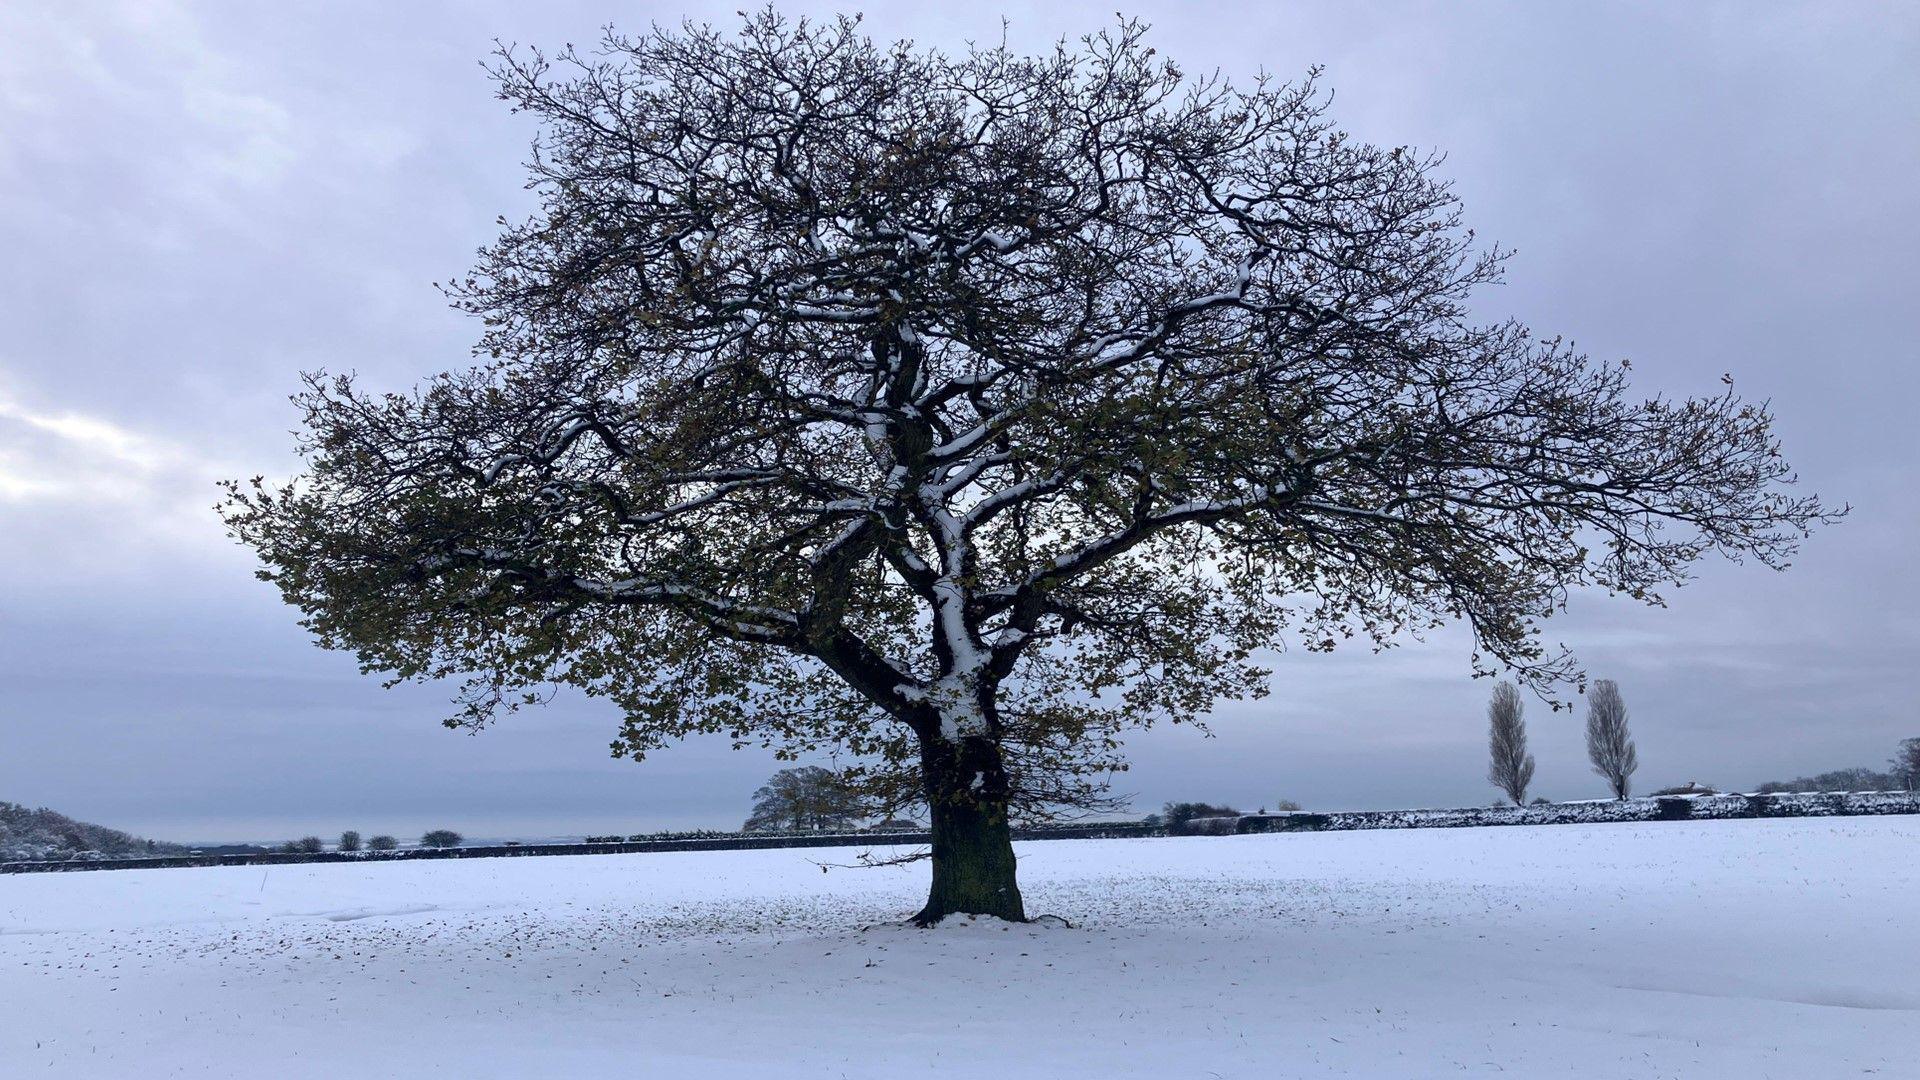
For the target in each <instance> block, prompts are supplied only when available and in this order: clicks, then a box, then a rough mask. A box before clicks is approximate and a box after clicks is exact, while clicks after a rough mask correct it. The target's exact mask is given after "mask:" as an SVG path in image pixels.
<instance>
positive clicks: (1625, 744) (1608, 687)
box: [1587, 679, 1640, 799]
mask: <svg viewBox="0 0 1920 1080" xmlns="http://www.w3.org/2000/svg"><path fill="white" fill-rule="evenodd" d="M1587 757H1588V758H1589V759H1590V760H1591V761H1592V762H1593V771H1594V772H1595V773H1598V774H1599V775H1600V776H1602V777H1604V778H1605V779H1606V781H1607V786H1608V787H1609V788H1612V789H1613V797H1614V798H1616V799H1624V798H1626V797H1627V793H1628V791H1630V790H1631V789H1632V784H1631V780H1632V777H1633V772H1634V770H1635V769H1638V768H1639V767H1640V754H1639V751H1638V750H1636V749H1635V748H1634V745H1633V733H1632V732H1631V731H1629V730H1627V703H1626V701H1624V700H1623V699H1622V698H1621V697H1620V687H1619V686H1618V685H1617V684H1616V683H1615V682H1614V681H1613V680H1612V679H1598V680H1596V681H1595V682H1594V684H1593V686H1592V688H1591V689H1589V690H1588V691H1587Z"/></svg>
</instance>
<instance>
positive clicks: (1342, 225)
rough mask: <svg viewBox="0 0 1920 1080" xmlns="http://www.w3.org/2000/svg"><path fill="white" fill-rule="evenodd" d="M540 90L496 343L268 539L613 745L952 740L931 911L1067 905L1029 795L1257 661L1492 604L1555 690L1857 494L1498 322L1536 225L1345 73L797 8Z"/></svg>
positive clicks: (334, 406) (354, 443)
mask: <svg viewBox="0 0 1920 1080" xmlns="http://www.w3.org/2000/svg"><path fill="white" fill-rule="evenodd" d="M493 71H494V74H495V75H496V77H497V79H498V85H499V91H500V95H501V96H502V97H503V98H504V99H505V100H506V101H508V102H510V103H511V105H512V106H513V108H514V109H516V110H518V111H521V112H524V113H526V114H529V115H530V116H531V117H532V118H533V119H534V120H535V121H537V123H538V127H539V136H538V138H537V140H536V143H535V146H534V150H533V154H532V157H531V160H530V162H529V165H528V169H529V172H530V175H531V183H532V186H533V188H534V189H535V190H536V191H537V192H538V195H539V200H540V202H539V209H538V211H537V212H536V213H534V214H533V215H532V217H531V218H530V219H529V220H527V221H524V222H522V223H520V224H514V225H505V224H504V223H503V228H504V231H503V232H502V234H501V236H500V238H499V240H498V241H497V242H496V243H494V244H493V245H491V246H490V247H488V248H487V249H485V250H484V251H483V252H482V253H481V255H480V257H479V262H478V265H477V267H476V268H475V269H474V270H473V271H472V272H471V274H470V275H468V276H466V277H464V278H463V279H461V280H459V281H457V282H455V283H453V284H452V285H450V286H449V291H450V293H451V295H452V296H453V298H454V300H455V302H456V303H457V304H458V305H459V306H461V307H462V308H464V309H465V310H467V311H469V312H471V313H472V314H474V315H476V316H478V317H479V318H480V319H482V320H483V321H484V324H485V328H486V329H485V332H484V336H483V337H482V339H481V346H480V352H479V354H478V355H479V357H480V359H479V361H478V364H477V366H474V367H472V368H470V369H467V370H460V371H454V372H451V373H448V374H443V375H440V376H437V377H434V378H432V379H430V380H429V381H427V382H426V383H425V384H424V385H422V386H421V387H420V388H419V389H417V390H415V391H413V392H409V393H397V394H396V393H373V392H368V391H365V390H362V389H360V388H359V387H358V386H356V385H355V383H354V382H353V381H352V380H350V379H348V378H330V377H324V376H317V375H316V376H312V377H310V379H309V384H308V390H307V391H306V392H305V393H304V394H303V395H301V396H300V397H299V398H298V399H297V400H298V401H299V403H300V404H301V406H302V408H303V409H304V411H305V420H306V433H307V434H306V437H305V441H304V446H303V450H304V452H305V455H306V460H307V463H308V470H307V472H306V474H305V475H303V476H301V477H299V478H297V479H296V480H294V481H292V482H291V483H289V484H286V485H268V484H262V483H260V482H257V481H256V482H255V483H253V484H251V485H239V486H236V487H235V488H234V489H233V491H232V493H231V499H230V502H229V503H228V504H227V506H226V508H225V512H226V514H227V518H228V521H229V523H230V525H231V527H232V529H233V530H234V532H235V533H236V534H237V535H238V536H239V537H240V538H241V539H242V540H243V541H245V542H246V543H248V544H250V545H252V546H253V547H255V548H256V549H257V550H258V551H259V553H260V554H261V556H262V557H263V559H264V562H265V566H266V569H265V570H264V571H263V576H264V577H266V578H267V579H269V580H271V581H273V582H275V583H276V584H277V585H278V586H279V587H280V588H281V589H282V590H283V591H284V593H285V595H286V597H287V598H288V599H289V600H290V601H291V602H293V603H294V604H297V605H298V606H299V607H300V608H301V609H302V610H303V611H304V612H305V614H306V624H307V625H308V626H309V627H310V628H311V629H312V631H313V632H314V633H315V634H316V635H317V637H318V638H319V640H320V641H321V642H322V643H323V644H325V645H327V646H330V647H336V648H346V649H352V650H354V651H356V652H357V653H358V654H359V656H360V657H361V659H362V661H363V662H364V664H365V665H366V666H367V667H368V668H369V669H377V670H381V671H385V672H388V673H390V674H391V675H392V677H394V678H396V679H416V678H445V677H454V676H457V677H462V678H464V679H465V680H466V683H465V686H466V690H465V691H464V693H463V694H462V701H463V709H462V712H461V714H460V716H458V717H456V718H455V720H454V721H452V722H456V723H467V724H479V723H482V722H484V721H486V720H487V719H488V718H489V717H491V716H493V715H494V714H495V713H496V712H497V711H498V710H500V709H501V708H503V707H504V708H511V707H513V706H514V705H516V704H519V703H521V702H522V701H524V700H532V699H534V698H537V697H538V695H539V694H541V693H542V691H543V688H545V687H549V686H553V685H566V686H573V687H577V688H581V689H584V690H585V691H587V692H589V693H592V694H596V695H602V696H604V697H606V698H609V699H611V700H612V701H614V702H616V703H617V704H618V705H619V707H620V708H621V709H622V710H623V713H624V716H625V723H624V726H623V728H622V730H621V732H620V735H619V738H618V740H617V741H616V743H615V744H614V748H615V752H616V753H621V754H631V755H634V756H639V755H641V754H643V753H645V752H646V751H648V750H649V749H651V748H654V747H657V746H660V745H661V744H663V743H665V742H667V741H670V740H672V739H675V738H677V737H680V736H684V735H688V734H692V733H695V732H723V733H730V734H731V735H732V736H733V738H734V739H735V741H736V742H737V743H740V744H745V743H750V742H760V743H766V744H769V745H773V746H776V747H778V748H779V749H781V750H782V751H784V752H788V753H800V752H805V751H809V750H813V749H819V748H825V747H835V748H839V749H843V750H846V751H850V752H851V753H852V754H853V755H856V756H857V757H858V758H859V759H861V760H863V761H865V762H867V763H869V764H868V766H867V768H868V769H869V770H870V772H869V778H870V779H872V780H873V781H874V782H875V783H880V782H883V781H884V780H885V779H886V778H888V777H890V776H891V777H897V775H898V773H899V770H901V769H910V770H912V772H913V774H914V775H915V777H916V783H917V784H918V785H919V788H920V791H921V793H922V794H923V796H924V798H925V800H926V802H927V804H928V807H929V811H930V813H931V818H932V829H933V835H934V839H933V846H932V855H933V860H932V861H933V875H932V877H933V881H932V889H931V894H930V896H929V898H928V901H927V905H926V907H925V909H924V910H923V911H922V912H921V916H920V917H921V918H922V919H923V920H927V921H931V920H934V919H937V918H939V917H940V916H942V915H944V914H947V913H949V912H977V913H985V914H992V915H999V916H1003V917H1007V918H1014V919H1018V918H1022V917H1023V915H1024V912H1023V909H1022V905H1021V899H1020V893H1019V889H1018V886H1017V884H1016V881H1015V874H1014V856H1013V851H1012V848H1011V845H1010V844H1009V829H1008V818H1009V813H1010V812H1018V811H1019V809H1020V808H1021V807H1022V806H1023V805H1032V804H1039V803H1044V802H1047V801H1050V800H1068V801H1071V800H1072V799H1074V798H1075V797H1076V796H1077V795H1079V794H1081V793H1083V792H1084V790H1085V789H1084V788H1083V787H1081V786H1078V785H1080V784H1081V783H1083V782H1084V780H1085V778H1086V776H1087V775H1088V774H1089V773H1090V772H1097V771H1098V770H1102V769H1105V768H1110V767H1112V766H1113V765H1114V763H1115V760H1116V759H1115V758H1114V756H1113V755H1114V750H1115V748H1116V746H1117V745H1118V737H1119V735H1120V734H1121V733H1122V732H1124V731H1125V730H1127V729H1128V728H1130V727H1135V726H1138V725H1142V724H1145V723H1148V722H1150V721H1154V720H1170V721H1176V722H1178V721H1192V720H1196V719H1199V718H1201V717H1203V716H1204V714H1205V713H1206V712H1207V710H1208V709H1209V708H1210V707H1211V706H1212V705H1213V704H1214V703H1215V702H1217V701H1219V700H1221V699H1223V698H1236V697H1243V696H1248V695H1259V694H1262V693H1264V692H1265V689H1266V679H1267V673H1266V672H1265V671H1263V670H1262V669H1261V668H1260V667H1259V666H1258V664H1257V663H1256V658H1257V652H1256V651H1257V650H1259V649H1261V648H1263V647H1267V646H1271V645H1274V644H1276V643H1279V642H1282V641H1291V642H1294V643H1297V644H1304V645H1305V646H1307V647H1310V648H1316V649H1318V648H1331V647H1333V645H1334V644H1335V643H1336V642H1338V641H1341V640H1343V639H1347V638H1351V637H1359V638H1361V639H1366V640H1371V641H1373V642H1382V643H1383V642H1387V641H1390V640H1392V639H1393V638H1395V637H1396V636H1398V635H1400V634H1402V633H1405V632H1417V631H1418V630H1419V629H1420V628H1423V627H1428V626H1433V625H1438V624H1440V623H1443V622H1450V621H1456V620H1459V621H1464V622H1465V623H1466V624H1467V625H1468V626H1470V627H1471V628H1472V631H1473V634H1474V637H1475V639H1476V641H1477V643H1478V647H1477V650H1476V655H1475V658H1474V663H1475V665H1476V666H1478V667H1481V668H1483V669H1494V668H1505V669H1507V670H1509V671H1511V672H1513V673H1514V674H1515V675H1516V676H1517V677H1518V678H1519V679H1521V680H1522V681H1523V682H1526V683H1528V684H1531V685H1534V686H1535V687H1546V686H1548V685H1549V684H1552V683H1554V682H1556V681H1559V680H1564V679H1569V678H1577V676H1578V672H1577V669H1576V668H1575V666H1574V663H1573V660H1572V659H1571V658H1570V657H1568V656H1567V655H1565V653H1564V652H1562V651H1559V650H1554V649H1549V648H1546V647H1543V646H1542V644H1541V643H1540V642H1539V640H1538V636H1537V629H1538V625H1539V622H1540V620H1541V619H1542V618H1544V617H1546V616H1548V615H1549V614H1551V613H1552V612H1553V611H1554V610H1556V608H1558V607H1559V606H1560V605H1561V604H1562V603H1563V602H1564V600H1565V598H1566V597H1567V596H1568V594H1569V592H1570V591H1572V590H1576V589H1581V588H1584V587H1590V586H1594V587H1599V588H1602V589H1605V590H1609V591H1612V592H1616V593H1624V594H1627V595H1629V596H1633V597H1637V598H1640V599H1643V600H1656V599H1657V597H1656V595H1655V593H1654V591H1653V590H1655V589H1656V588H1657V587H1659V586H1660V585H1661V584H1663V583H1670V582H1675V581H1678V580H1681V579H1682V578H1683V577H1684V576H1685V574H1686V572H1687V567H1688V566H1689V564H1691V563H1693V562H1694V561H1695V560H1696V559H1698V558H1700V557H1702V556H1703V555H1706V554H1708V553H1711V552H1719V553H1721V554H1724V555H1726V556H1730V557H1733V558H1736V559H1738V558H1742V557H1750V558H1754V559H1757V560H1759V561H1761V562H1764V563H1767V564H1769V565H1783V564H1784V561H1785V560H1786V558H1787V557H1788V556H1789V555H1790V554H1791V552H1792V551H1793V549H1794V545H1795V543H1796V542H1797V540H1798V539H1799V538H1800V537H1801V536H1802V535H1803V534H1804V532H1805V531H1806V529H1807V527H1808V526H1809V525H1810V524H1812V523H1814V522H1816V521H1818V520H1820V519H1822V518H1823V517H1826V516H1827V514H1826V512H1825V511H1823V510H1822V508H1821V506H1820V505H1819V504H1818V502H1817V501H1815V500H1814V499H1811V498H1804V497H1793V496H1789V495H1787V494H1784V493H1783V492H1782V485H1783V484H1784V483H1786V482H1789V481H1790V480H1791V479H1792V477H1791V474H1790V473H1789V470H1788V467H1787V465H1786V464H1785V463H1784V462H1783V461H1782V459H1781V456H1780V453H1779V451H1778V448H1777V446H1776V443H1775V440H1774V438H1773V436H1772V435H1771V434H1770V433H1769V416H1768V413H1767V410H1766V409H1765V408H1763V407H1761V406H1759V405H1756V404H1752V403H1748V402H1744V401H1742V400H1741V399H1740V398H1738V397H1736V396H1735V395H1734V394H1733V393H1732V391H1731V390H1730V389H1729V390H1727V391H1725V392H1723V393H1719V394H1717V395H1715V396H1711V397H1708V398H1705V399H1701V400H1680V401H1674V400H1667V399H1664V398H1658V397H1656V398H1652V399H1644V400H1636V399H1634V398H1632V397H1630V396H1629V393H1628V389H1627V385H1626V382H1625V377H1624V370H1623V369H1624V365H1623V364H1622V365H1613V364H1605V365H1603V364H1598V363H1594V362H1590V361H1589V360H1588V359H1587V358H1585V357H1584V356H1582V355H1580V354H1579V353H1577V352H1576V351H1575V350H1573V349H1572V348H1571V347H1569V346H1568V345H1566V344H1564V343H1562V342H1561V341H1559V340H1558V339H1541V338H1537V337H1535V336H1534V335H1532V334H1530V333H1529V332H1528V331H1527V330H1526V329H1524V328H1523V327H1521V326H1518V325H1515V324H1514V323H1511V322H1496V323H1491V324H1487V323H1483V322H1480V321H1476V319H1475V318H1474V317H1473V316H1472V315H1470V313H1469V307H1468V305H1469V300H1470V297H1471V296H1472V294H1473V293H1474V292H1475V290H1476V288H1477V287H1478V286H1481V285H1484V284H1487V283H1489V282H1492V281H1494V280H1495V279H1496V278H1497V277H1498V275H1499V273H1500V268H1501V264H1502V262H1503V257H1502V255H1501V253H1500V252H1499V251H1498V250H1495V249H1483V248H1482V247H1481V246H1479V245H1477V244H1476V243H1475V241H1474V239H1473V235H1472V233H1471V232H1469V231H1467V230H1465V229H1464V228H1463V226H1462V224H1461V222H1460V219H1459V216H1458V212H1457V207H1456V201H1455V198H1454V196H1453V195H1452V194H1451V193H1450V192H1449V190H1448V187H1447V185H1446V184H1445V182H1444V181H1442V180H1441V179H1439V178H1438V177H1437V173H1436V165H1437V159H1436V158H1435V157H1434V156H1432V155H1429V154H1424V153H1419V152H1414V151H1410V150H1407V149H1405V148H1380V147H1374V146H1368V145H1363V144H1360V143H1357V142H1355V141H1353V140H1352V139H1350V138H1348V137H1347V136H1345V135H1344V134H1342V133H1341V132H1340V131H1339V130H1338V129H1337V128H1335V127H1334V126H1333V125H1332V123H1331V122H1330V121H1329V120H1328V118H1327V115H1326V112H1325V105H1326V97H1325V95H1324V94H1323V93H1322V92H1321V91H1319V90H1318V89H1317V88H1316V86H1315V84H1314V80H1313V78H1312V77H1311V76H1310V77H1308V78H1307V79H1306V80H1304V81H1302V82H1299V83H1295V84H1280V83H1275V82H1267V81H1257V82H1255V83H1254V84H1252V85H1250V86H1241V87H1236V86H1233V85H1230V84H1229V83H1227V82H1224V81H1222V80H1220V79H1217V78H1213V77H1200V78H1191V77H1188V76H1186V75H1184V74H1183V73H1182V72H1181V71H1180V70H1179V69H1178V68H1177V67H1175V66H1174V65H1173V64H1172V63H1170V62H1168V61H1166V60H1164V59H1162V58H1160V57H1157V56H1156V55H1155V54H1154V51H1153V50H1152V49H1151V48H1149V47H1148V46H1147V45H1146V44H1145V43H1144V41H1143V35H1142V30H1141V28H1140V27H1139V26H1137V25H1134V24H1130V23H1123V24H1121V25H1120V26H1118V27H1117V28H1116V29H1114V30H1112V31H1109V32H1106V33H1101V34H1097V35H1094V36H1092V37H1089V38H1087V39H1085V40H1083V41H1082V42H1080V43H1078V44H1074V45H1065V44H1063V45H1062V46H1061V47H1059V48H1058V49H1056V50H1055V51H1053V52H1051V53H1048V54H1045V55H1039V56H1021V55H1015V54H1013V53H1012V52H1009V51H1007V50H1006V49H1004V48H974V49H970V50H969V51H967V52H966V53H964V54H961V55H943V54H941V53H938V52H930V51H924V50H920V49H917V48H915V47H913V46H911V45H909V44H904V43H903V44H897V45H893V46H890V47H888V46H879V45H876V44H874V43H873V42H871V41H870V40H868V39H866V38H865V37H863V36H862V35H861V33H860V32H859V30H858V28H857V26H856V24H855V23H854V22H853V21H850V20H841V21H834V22H828V23H824V24H809V23H798V22H789V21H785V20H783V19H781V18H779V17H777V16H775V15H773V14H772V13H762V14H758V15H753V16H749V17H747V18H746V20H745V22H744V24H743V26H742V27H741V29H740V30H739V31H738V32H736V33H721V32H716V31H714V30H712V29H709V28H705V27H698V26H688V27H682V28H679V29H676V30H655V31H653V32H650V33H648V34H646V35H643V36H640V37H621V36H609V37H608V38H607V39H606V40H605V41H604V42H603V44H602V47H601V48H600V49H599V50H598V51H593V52H576V51H575V50H573V49H571V48H569V49H567V50H565V51H563V52H560V53H558V54H553V55H548V54H544V53H541V52H538V51H526V50H512V49H509V50H504V51H503V52H502V53H501V54H499V56H498V57H497V62H496V64H495V65H494V67H493Z"/></svg>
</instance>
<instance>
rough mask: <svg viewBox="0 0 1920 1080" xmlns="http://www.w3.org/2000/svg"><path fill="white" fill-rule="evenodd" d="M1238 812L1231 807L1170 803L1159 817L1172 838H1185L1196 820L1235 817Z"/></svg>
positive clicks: (1199, 803) (1209, 804)
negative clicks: (1164, 822) (1163, 821)
mask: <svg viewBox="0 0 1920 1080" xmlns="http://www.w3.org/2000/svg"><path fill="white" fill-rule="evenodd" d="M1239 813H1240V811H1238V810H1235V809H1234V808H1233V807H1231V806H1214V805H1213V804H1212V803H1203V802H1170V803H1168V804H1167V805H1166V806H1165V807H1164V808H1163V809H1162V810H1161V811H1160V815H1161V817H1162V818H1164V819H1165V821H1166V823H1167V832H1168V833H1169V834H1171V835H1174V836H1185V835H1187V834H1188V833H1189V832H1190V831H1192V830H1191V824H1192V822H1193V821H1194V819H1196V818H1209V817H1236V816H1238V815H1239Z"/></svg>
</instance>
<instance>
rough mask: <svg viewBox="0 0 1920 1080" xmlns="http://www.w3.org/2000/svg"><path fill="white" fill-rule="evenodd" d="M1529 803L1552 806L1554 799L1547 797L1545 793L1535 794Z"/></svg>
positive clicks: (1529, 804)
mask: <svg viewBox="0 0 1920 1080" xmlns="http://www.w3.org/2000/svg"><path fill="white" fill-rule="evenodd" d="M1527 805H1528V806H1552V805H1553V800H1552V799H1549V798H1547V797H1546V796H1544V795H1535V796H1534V797H1533V801H1532V802H1530V803H1528V804H1527Z"/></svg>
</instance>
